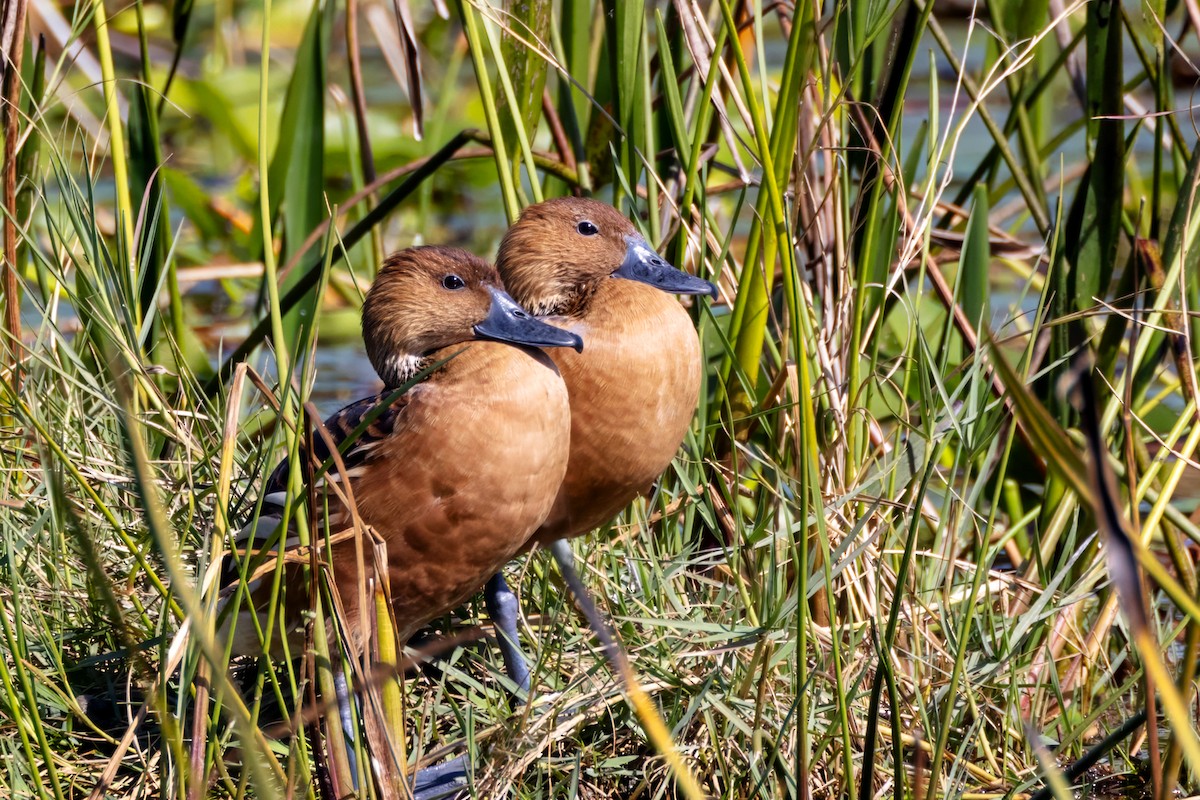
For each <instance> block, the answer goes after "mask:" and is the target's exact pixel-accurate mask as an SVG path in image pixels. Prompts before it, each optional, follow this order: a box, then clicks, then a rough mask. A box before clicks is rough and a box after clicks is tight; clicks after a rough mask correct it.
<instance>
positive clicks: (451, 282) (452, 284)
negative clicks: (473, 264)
mask: <svg viewBox="0 0 1200 800" xmlns="http://www.w3.org/2000/svg"><path fill="white" fill-rule="evenodd" d="M442 286H443V287H444V288H446V289H449V290H450V291H452V292H453V291H456V290H458V289H461V288H463V287H464V286H466V284H465V283H463V279H462V278H460V277H458V276H457V275H447V276H446V277H444V278H442Z"/></svg>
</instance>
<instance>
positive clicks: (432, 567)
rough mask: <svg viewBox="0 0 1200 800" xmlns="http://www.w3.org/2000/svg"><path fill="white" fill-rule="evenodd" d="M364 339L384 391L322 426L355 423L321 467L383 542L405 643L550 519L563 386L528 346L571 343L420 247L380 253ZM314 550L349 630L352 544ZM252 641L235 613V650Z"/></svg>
mask: <svg viewBox="0 0 1200 800" xmlns="http://www.w3.org/2000/svg"><path fill="white" fill-rule="evenodd" d="M363 337H364V340H365V342H366V346H367V352H368V355H369V356H370V359H371V363H372V364H374V365H375V367H376V369H377V370H378V372H379V373H380V375H381V376H382V377H383V379H384V382H385V384H387V385H388V388H387V389H385V391H384V392H383V393H381V394H379V395H377V396H375V397H371V398H367V399H365V400H360V401H359V402H357V403H354V404H352V405H349V406H347V407H346V408H344V409H342V410H341V411H339V412H338V413H337V414H335V415H333V416H332V417H331V418H330V419H329V420H328V421H327V422H326V423H325V425H326V428H327V429H328V430H329V432H330V434H331V436H332V438H333V439H334V440H335V443H339V444H340V443H341V442H344V441H345V440H346V439H347V438H348V437H349V436H350V435H351V434H352V433H353V432H354V431H355V430H356V429H359V428H362V429H363V432H362V435H361V436H360V438H358V439H357V441H356V442H354V443H352V444H350V445H349V447H348V449H343V448H342V447H339V450H343V452H342V459H343V463H344V464H345V467H346V474H344V475H342V474H338V473H337V470H336V468H331V469H330V475H332V476H333V477H332V480H334V481H337V482H340V483H343V484H344V483H345V482H346V481H347V480H348V482H349V485H350V487H351V488H352V490H353V496H354V500H355V506H356V508H357V511H358V514H359V516H360V518H361V519H362V521H363V522H364V523H366V524H367V525H369V526H371V527H372V528H373V529H374V531H375V532H376V533H377V534H378V536H379V537H380V538H381V539H382V541H383V542H384V543H385V544H386V547H387V563H388V575H389V583H390V587H391V596H392V601H393V610H394V612H395V617H396V622H397V626H398V628H399V633H400V635H401V637H402V638H403V639H407V638H408V636H409V635H411V633H412V632H413V631H414V630H416V628H417V627H419V626H420V625H421V624H423V623H425V622H427V621H428V620H430V619H432V618H433V617H435V616H437V615H439V614H442V613H445V612H446V611H447V610H448V609H450V608H452V607H454V606H455V605H457V604H458V603H460V602H462V601H463V600H464V599H465V598H466V597H467V596H468V595H470V593H471V592H473V591H475V590H477V589H478V588H479V586H480V585H481V584H482V583H483V582H484V581H485V580H486V579H487V578H488V576H490V575H491V574H492V573H494V572H495V571H497V570H498V569H499V568H500V567H501V566H502V565H503V564H504V563H505V562H506V561H508V560H509V559H510V558H512V557H513V556H514V555H515V554H516V553H517V552H518V551H519V550H520V549H521V547H522V546H523V545H524V543H525V541H526V540H527V538H528V537H529V535H530V533H532V531H533V530H534V529H535V528H536V527H537V525H538V524H539V523H541V521H542V520H543V519H545V517H546V515H547V514H548V513H549V511H550V509H551V506H552V503H553V501H554V497H555V494H556V491H557V488H558V486H559V485H560V484H561V482H562V478H563V476H564V474H565V472H566V464H567V448H568V442H569V439H570V411H569V406H568V401H567V394H566V389H565V386H564V384H563V381H562V378H561V377H560V376H559V373H558V371H557V369H556V368H555V366H554V364H553V362H552V361H551V360H550V359H549V358H548V357H547V356H546V354H545V353H543V352H542V351H541V350H539V349H536V346H563V345H565V346H574V347H578V346H580V343H579V339H578V337H576V336H574V335H572V334H569V333H567V332H565V331H561V330H558V329H556V328H553V327H551V326H549V325H546V324H544V323H542V322H540V321H538V320H536V319H534V318H532V317H531V316H530V315H528V314H526V313H525V312H523V311H522V310H521V309H519V308H518V307H517V306H516V305H515V304H513V303H512V300H511V298H508V296H507V295H505V294H504V293H503V291H502V290H501V289H500V280H499V276H498V274H497V273H496V271H495V270H494V269H493V268H492V267H491V266H490V265H488V264H487V263H486V262H483V261H481V260H480V259H478V258H475V257H474V256H471V255H470V254H468V253H465V252H462V251H457V250H452V249H448V248H434V247H423V248H412V249H409V250H405V251H402V252H400V253H397V254H396V255H393V256H392V257H391V258H389V259H388V261H387V263H385V265H384V267H383V269H382V270H381V272H380V273H379V276H378V277H377V278H376V281H375V285H374V286H373V287H372V289H371V291H370V294H369V295H368V297H367V300H366V303H365V304H364V306H363ZM485 339H489V340H491V341H481V340H485ZM501 341H507V342H509V343H507V344H506V343H501ZM447 358H448V359H449V361H447V362H446V363H445V364H444V365H443V366H441V367H440V368H437V369H436V370H435V371H434V372H432V374H430V375H428V376H427V377H425V378H424V379H423V380H420V381H419V382H417V383H416V384H415V385H413V386H412V387H411V388H409V389H408V390H407V391H406V392H404V393H403V394H400V395H399V396H398V397H396V395H397V390H398V387H401V386H402V385H403V384H404V383H405V382H407V381H411V380H412V379H414V377H416V376H418V374H419V373H420V371H421V370H423V369H425V368H428V367H431V366H433V365H436V364H437V363H439V362H441V361H443V360H444V359H447ZM389 401H390V402H389ZM381 404H382V405H385V406H386V407H385V408H382V409H380V408H379V406H380V405H381ZM372 414H376V416H375V418H374V419H373V420H367V417H368V415H372ZM315 456H316V458H315V461H317V462H324V461H325V460H326V458H327V457H328V456H329V452H328V449H327V448H326V447H325V446H324V445H323V444H319V445H318V446H316V447H315ZM287 475H288V465H287V463H286V462H285V463H284V464H281V465H280V466H279V467H278V468H277V469H276V470H275V472H274V473H273V474H272V476H271V477H270V478H269V479H268V481H267V484H266V486H265V488H264V491H265V492H266V496H265V502H264V512H263V518H262V519H261V520H260V522H259V524H258V530H257V531H255V532H243V538H248V536H249V535H251V534H252V536H253V538H254V539H255V540H257V541H259V542H262V541H263V540H265V539H267V538H268V537H269V536H270V534H271V533H272V532H273V530H272V528H273V527H278V522H279V513H280V512H281V510H282V509H281V508H280V507H279V504H281V503H282V502H283V501H284V497H285V496H286V491H285V489H286V482H287ZM321 485H322V486H325V483H324V481H322V483H321ZM325 488H326V491H324V492H319V493H318V497H323V499H325V500H326V501H327V503H328V513H329V526H330V531H341V530H343V529H345V528H348V527H350V526H351V524H352V520H351V516H350V513H349V509H348V508H347V507H346V506H345V505H344V504H343V503H342V502H341V501H340V500H339V499H338V497H337V495H336V493H334V492H333V491H331V490H329V487H328V486H325ZM293 513H304V508H303V506H302V505H301V506H299V507H297V508H296V509H294V511H293ZM272 517H273V520H274V522H273V525H272V519H271V518H272ZM318 535H319V534H318ZM328 556H329V558H330V560H331V569H332V571H333V576H334V581H333V583H334V585H335V586H336V587H337V589H338V592H339V595H340V599H341V602H342V604H343V607H344V608H345V610H346V612H347V616H348V622H349V623H350V629H351V630H352V631H356V630H357V629H358V607H359V589H358V587H359V583H360V581H361V580H362V577H361V576H360V574H359V570H358V566H357V565H358V562H357V558H356V555H355V546H354V541H353V539H352V538H351V537H347V538H346V539H344V540H342V541H339V542H337V543H335V544H334V545H333V546H332V552H331V553H329V554H328ZM369 557H370V556H369V554H368V558H369ZM264 583H265V584H269V580H268V581H264ZM298 584H299V581H298V580H295V579H292V580H290V581H289V585H288V592H289V605H290V606H291V610H292V611H293V612H294V611H295V610H296V605H294V604H293V603H292V601H294V600H295V599H296V598H293V597H292V596H291V593H293V592H295V593H296V594H298V595H300V598H301V599H303V601H304V603H302V604H300V605H302V606H304V607H306V605H307V598H306V597H304V591H303V589H304V587H303V586H302V585H298ZM262 588H263V590H265V589H266V588H268V587H267V586H263V587H262ZM367 596H368V597H370V596H371V593H370V592H368V593H367ZM290 621H291V623H292V630H291V631H290V633H293V634H294V632H295V631H296V630H298V628H299V623H300V622H301V618H300V617H299V616H298V615H296V614H294V613H293V615H292V616H291V618H290ZM258 647H259V642H258V638H257V636H256V635H255V632H254V627H253V625H252V623H251V622H250V621H249V620H248V619H243V620H242V621H240V622H239V624H238V628H237V635H236V637H235V649H236V650H237V651H238V652H254V651H256V650H257V649H258Z"/></svg>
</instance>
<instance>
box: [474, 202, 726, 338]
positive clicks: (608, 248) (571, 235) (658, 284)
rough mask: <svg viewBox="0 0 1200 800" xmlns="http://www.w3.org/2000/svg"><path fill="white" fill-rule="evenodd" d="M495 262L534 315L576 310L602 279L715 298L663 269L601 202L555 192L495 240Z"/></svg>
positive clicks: (690, 279)
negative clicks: (556, 194)
mask: <svg viewBox="0 0 1200 800" xmlns="http://www.w3.org/2000/svg"><path fill="white" fill-rule="evenodd" d="M496 267H497V268H498V269H499V270H500V274H501V276H503V279H504V285H505V286H506V287H508V290H509V291H510V292H512V294H513V297H515V298H517V300H518V301H519V302H520V303H521V304H522V305H523V306H525V307H526V308H528V309H529V310H530V311H532V312H533V313H535V314H538V315H542V316H544V315H548V314H571V313H578V312H579V311H580V310H581V307H584V306H586V304H587V300H588V298H589V297H590V296H591V295H592V294H593V293H594V292H595V291H596V289H597V288H599V286H600V283H601V282H602V281H606V280H611V279H623V280H632V281H638V282H640V283H645V284H648V285H650V286H653V287H654V288H656V289H661V290H662V291H664V292H669V293H671V294H706V295H710V296H712V297H716V296H717V288H716V287H715V286H713V285H712V284H711V283H709V282H708V281H706V280H703V279H701V278H697V277H695V276H694V275H689V274H687V273H686V272H683V271H682V270H678V269H676V268H675V267H673V266H671V265H670V264H669V263H667V261H666V260H665V259H664V258H662V257H661V256H660V255H659V254H658V253H656V252H654V248H652V247H651V246H650V245H649V243H647V242H646V240H645V239H644V238H642V236H641V234H639V233H638V232H637V230H636V229H635V228H634V227H633V225H632V223H630V221H629V220H628V219H626V218H625V217H624V216H623V215H622V214H621V213H620V212H619V211H617V210H616V209H615V208H613V207H612V206H610V205H608V204H607V203H601V202H599V201H596V200H588V199H584V198H579V197H561V198H558V199H555V200H547V201H546V202H544V203H538V204H537V205H533V206H530V207H529V208H527V209H525V211H524V212H523V213H522V214H521V218H520V219H519V220H517V222H516V224H515V225H513V226H512V227H510V228H509V229H508V233H506V234H505V235H504V239H503V241H501V243H500V252H499V254H498V255H497V257H496Z"/></svg>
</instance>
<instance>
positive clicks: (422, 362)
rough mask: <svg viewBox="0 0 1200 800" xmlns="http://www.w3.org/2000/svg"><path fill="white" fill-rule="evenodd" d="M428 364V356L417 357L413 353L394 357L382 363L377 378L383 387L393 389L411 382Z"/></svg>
mask: <svg viewBox="0 0 1200 800" xmlns="http://www.w3.org/2000/svg"><path fill="white" fill-rule="evenodd" d="M429 364H430V359H429V357H428V356H419V355H415V354H413V353H403V354H398V355H394V356H391V357H390V358H388V359H387V360H385V361H384V362H383V364H382V366H381V368H380V370H379V377H380V378H382V379H383V383H384V385H385V386H387V387H388V388H389V389H395V388H398V387H400V386H403V385H404V384H405V383H407V382H408V381H411V380H412V379H413V378H414V377H416V376H417V375H418V374H419V373H420V372H421V370H423V369H425V368H426V367H428V366H429Z"/></svg>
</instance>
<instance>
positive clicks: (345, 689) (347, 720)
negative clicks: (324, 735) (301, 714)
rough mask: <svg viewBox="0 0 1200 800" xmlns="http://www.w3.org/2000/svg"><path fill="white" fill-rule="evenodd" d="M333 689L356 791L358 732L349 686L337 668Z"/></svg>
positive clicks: (344, 674)
mask: <svg viewBox="0 0 1200 800" xmlns="http://www.w3.org/2000/svg"><path fill="white" fill-rule="evenodd" d="M333 687H334V691H335V692H337V707H338V717H340V718H341V720H342V733H343V734H345V736H346V757H347V758H348V759H349V764H350V774H351V775H352V776H353V777H354V789H355V791H357V790H358V758H357V755H356V748H355V747H354V742H355V741H356V740H357V739H358V730H357V728H355V726H354V712H353V711H352V710H351V709H350V704H351V703H352V702H354V701H353V700H352V699H351V697H350V686H349V684H347V683H346V673H345V672H343V671H342V670H341V668H340V667H339V668H338V669H336V670H335V671H334V674H333Z"/></svg>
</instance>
